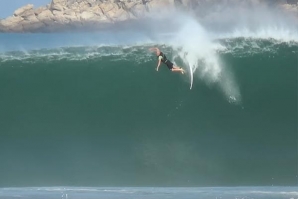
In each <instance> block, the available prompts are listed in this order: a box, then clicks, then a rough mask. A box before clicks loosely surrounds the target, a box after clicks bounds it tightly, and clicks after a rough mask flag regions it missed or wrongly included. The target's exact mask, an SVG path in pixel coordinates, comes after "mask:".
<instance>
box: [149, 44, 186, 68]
mask: <svg viewBox="0 0 298 199" xmlns="http://www.w3.org/2000/svg"><path fill="white" fill-rule="evenodd" d="M149 50H150V51H152V52H155V53H156V56H157V59H158V64H157V68H156V71H158V69H159V66H160V64H161V62H162V63H164V64H165V65H167V67H168V68H169V69H170V70H171V71H173V72H180V73H182V74H184V72H185V71H184V70H183V69H182V68H181V67H178V66H175V65H174V64H173V63H172V62H171V61H170V60H168V59H167V57H166V55H165V54H163V52H161V51H160V50H159V49H158V48H149Z"/></svg>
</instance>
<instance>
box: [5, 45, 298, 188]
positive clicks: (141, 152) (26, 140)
mask: <svg viewBox="0 0 298 199" xmlns="http://www.w3.org/2000/svg"><path fill="white" fill-rule="evenodd" d="M268 42H269V43H270V41H268ZM263 45H266V42H265V43H264V44H263ZM277 47H278V50H276V51H274V52H257V53H246V54H245V53H243V52H242V53H239V52H238V51H237V49H236V50H233V51H232V52H218V56H219V57H220V59H221V60H222V61H223V62H224V63H225V64H226V65H227V66H229V68H230V71H231V72H232V73H233V75H234V77H235V78H234V79H235V83H236V85H237V86H238V88H239V92H240V95H241V99H238V100H237V102H231V101H229V99H228V96H226V95H225V94H224V93H223V92H222V90H221V89H220V87H219V86H218V84H220V83H214V84H210V83H206V82H205V81H204V79H200V78H198V77H197V75H196V74H195V76H194V85H193V89H192V90H190V89H189V84H190V82H189V73H188V74H187V75H181V74H175V73H172V72H170V71H169V70H168V69H167V68H166V67H164V66H162V67H161V68H160V71H159V72H156V71H155V70H154V67H155V66H156V58H155V57H154V56H153V55H150V54H148V52H147V51H145V48H146V47H142V46H137V47H131V48H127V47H125V48H124V47H122V46H119V47H98V48H95V52H98V53H97V54H91V55H89V54H88V53H87V54H86V51H88V47H77V48H65V49H53V50H44V52H43V51H30V52H29V54H26V53H25V54H24V53H22V52H10V53H6V52H2V54H1V57H0V136H1V137H0V158H1V159H0V161H1V163H0V186H2V187H9V186H262V185H265V186H271V185H276V186H277V185H292V186H293V185H294V186H295V185H297V181H298V179H297V167H298V163H297V154H298V152H297V139H298V137H297V121H298V118H297V66H298V63H297V60H298V58H297V52H298V51H297V45H296V44H294V45H293V44H292V45H290V44H286V43H282V44H278V45H277ZM86 49H87V50H86ZM93 50H94V49H93ZM89 51H91V52H92V49H91V50H90V49H89ZM89 51H88V52H89ZM61 52H62V53H61ZM65 52H67V53H66V54H64V53H65ZM103 52H105V53H103ZM164 52H165V53H167V55H168V57H169V58H172V57H173V54H172V50H171V48H170V47H166V48H164ZM244 52H245V51H244ZM178 62H179V61H178ZM184 67H185V66H184ZM197 73H198V74H199V73H200V71H197Z"/></svg>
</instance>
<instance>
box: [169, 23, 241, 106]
mask: <svg viewBox="0 0 298 199" xmlns="http://www.w3.org/2000/svg"><path fill="white" fill-rule="evenodd" d="M184 22H186V23H184V25H183V27H182V28H181V29H180V31H179V32H178V33H177V35H176V36H175V37H174V39H173V41H172V42H171V45H172V47H173V48H174V49H175V50H176V52H177V55H178V56H179V57H181V58H182V59H183V61H184V64H185V65H188V66H189V73H190V79H191V82H190V88H192V86H193V82H192V81H193V75H195V76H197V77H199V78H200V79H202V80H204V81H205V82H206V83H207V84H208V85H210V84H214V83H216V84H217V85H218V86H219V87H220V88H221V90H222V91H223V93H224V94H225V95H226V97H227V98H228V99H229V100H231V99H233V101H239V100H240V92H239V90H238V88H237V85H236V83H235V82H234V80H233V77H232V73H231V72H228V71H227V69H226V68H224V66H223V64H221V61H220V59H219V57H218V55H217V53H216V50H217V49H218V48H222V46H221V45H220V44H219V43H216V42H215V41H212V38H211V37H210V36H209V33H208V32H207V31H206V30H205V29H204V28H203V27H202V26H201V25H200V24H199V23H197V22H196V21H195V20H193V19H187V20H186V19H185V20H184Z"/></svg>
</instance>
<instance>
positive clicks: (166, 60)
mask: <svg viewBox="0 0 298 199" xmlns="http://www.w3.org/2000/svg"><path fill="white" fill-rule="evenodd" d="M159 57H161V62H162V63H164V64H165V65H167V67H168V68H169V70H172V69H173V66H174V64H173V63H172V62H171V61H170V60H168V59H167V57H166V55H165V54H163V53H162V52H160V54H159V55H158V56H157V58H158V59H159Z"/></svg>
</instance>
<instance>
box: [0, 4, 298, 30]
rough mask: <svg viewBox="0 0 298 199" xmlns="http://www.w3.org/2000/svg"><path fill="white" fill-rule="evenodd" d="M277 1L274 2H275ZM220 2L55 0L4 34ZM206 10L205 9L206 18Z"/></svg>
mask: <svg viewBox="0 0 298 199" xmlns="http://www.w3.org/2000/svg"><path fill="white" fill-rule="evenodd" d="M264 1H266V0H226V1H225V2H232V3H233V2H245V3H247V2H249V3H250V4H258V3H262V2H264ZM295 1H298V0H288V3H287V0H275V1H274V2H278V3H281V4H282V7H283V8H284V9H287V10H290V11H294V12H297V13H298V9H297V8H298V7H297V5H298V4H297V3H296V4H295ZM271 2H273V1H271ZM217 3H218V1H216V0H51V2H50V3H49V4H48V5H46V6H44V7H39V8H36V9H35V8H34V6H33V5H32V4H29V5H26V6H24V7H21V8H19V9H17V10H16V11H15V12H14V14H13V16H11V17H8V18H6V19H3V20H0V32H57V31H65V30H66V31H67V30H99V29H104V28H106V27H110V26H111V25H115V24H116V25H117V24H121V23H123V22H131V21H136V20H139V19H143V18H148V17H150V16H154V15H155V13H165V12H167V11H170V10H173V9H181V10H184V11H187V12H191V11H192V10H196V9H198V8H200V7H202V8H203V7H206V5H207V6H208V5H210V4H217ZM204 13H206V10H204V9H201V10H200V14H201V15H203V14H204Z"/></svg>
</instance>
